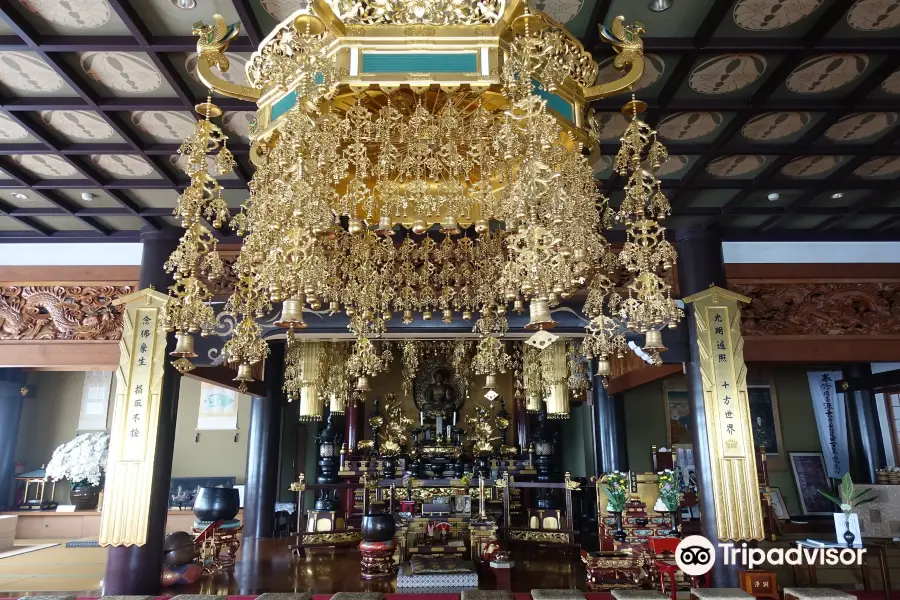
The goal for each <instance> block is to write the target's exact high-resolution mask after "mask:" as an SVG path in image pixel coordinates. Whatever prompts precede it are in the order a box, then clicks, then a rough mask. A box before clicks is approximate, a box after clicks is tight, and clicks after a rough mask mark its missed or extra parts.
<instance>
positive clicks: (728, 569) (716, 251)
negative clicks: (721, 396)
mask: <svg viewBox="0 0 900 600" xmlns="http://www.w3.org/2000/svg"><path fill="white" fill-rule="evenodd" d="M675 245H676V249H677V250H678V287H679V291H680V292H681V295H682V296H689V295H691V294H696V293H697V292H700V291H703V290H705V289H707V288H709V286H710V285H711V284H715V285H718V286H720V287H722V288H724V287H726V286H725V265H724V261H723V259H722V240H721V238H720V237H718V235H716V233H715V232H712V231H709V230H703V229H685V230H679V231H677V232H676V234H675ZM685 317H686V318H687V321H688V330H689V339H690V362H689V363H687V387H688V396H689V397H690V403H691V429H692V432H693V445H694V464H695V466H696V468H697V487H698V490H699V495H700V531H701V533H702V535H704V536H705V537H706V538H708V539H709V540H710V541H711V542H712V543H713V544H716V543H717V542H718V541H719V532H718V527H717V526H716V513H715V511H716V508H715V498H714V490H713V482H712V467H711V464H712V463H711V461H712V460H716V458H715V457H713V456H710V448H709V438H708V434H707V424H706V407H705V404H704V397H703V384H702V381H701V379H700V359H699V356H698V345H697V340H698V336H697V322H696V319H695V318H694V307H693V305H691V304H688V305H686V306H685ZM734 510H740V507H739V506H735V507H734ZM718 554H719V556H718V557H717V560H716V565H715V567H714V568H713V571H712V573H711V575H712V584H713V586H714V587H738V576H737V566H736V565H725V561H724V559H723V557H722V553H721V552H719V553H718Z"/></svg>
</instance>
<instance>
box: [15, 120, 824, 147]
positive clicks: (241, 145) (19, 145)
mask: <svg viewBox="0 0 900 600" xmlns="http://www.w3.org/2000/svg"><path fill="white" fill-rule="evenodd" d="M8 114H9V115H10V118H11V119H12V120H13V121H15V122H17V123H19V124H20V125H22V126H23V127H25V125H23V123H25V117H26V116H27V114H26V113H8ZM25 128H26V130H27V129H28V127H25ZM29 133H30V134H31V135H33V136H34V137H38V134H35V133H33V132H32V131H29ZM40 135H44V134H40ZM39 139H40V138H39ZM52 144H53V146H48V145H47V144H46V143H44V142H41V143H37V144H0V154H45V153H47V152H48V151H50V152H53V153H58V154H64V155H72V156H78V155H84V154H131V153H133V152H134V146H133V145H131V144H127V143H103V144H88V143H73V144H68V145H61V144H59V143H57V142H52ZM180 146H181V144H144V145H143V152H144V153H145V154H147V155H148V156H174V155H176V154H178V148H179V147H180ZM228 149H229V150H230V151H231V153H232V154H234V155H235V156H245V155H247V154H249V153H250V145H249V144H247V143H246V142H239V143H236V144H233V143H231V142H230V141H229V142H228ZM821 154H834V152H824V151H823V152H821Z"/></svg>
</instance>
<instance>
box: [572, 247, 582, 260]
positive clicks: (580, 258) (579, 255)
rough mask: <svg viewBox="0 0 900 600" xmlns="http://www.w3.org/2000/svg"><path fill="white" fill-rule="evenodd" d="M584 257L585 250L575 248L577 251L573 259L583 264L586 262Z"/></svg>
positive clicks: (573, 254) (574, 251) (573, 253)
mask: <svg viewBox="0 0 900 600" xmlns="http://www.w3.org/2000/svg"><path fill="white" fill-rule="evenodd" d="M584 257H585V252H584V248H575V250H573V251H572V258H574V259H575V260H576V261H578V262H581V261H583V260H584Z"/></svg>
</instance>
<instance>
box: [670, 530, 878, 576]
mask: <svg viewBox="0 0 900 600" xmlns="http://www.w3.org/2000/svg"><path fill="white" fill-rule="evenodd" d="M718 546H719V548H720V549H721V550H722V562H723V563H724V564H726V565H741V566H744V567H747V568H748V569H755V568H756V567H758V566H760V565H762V564H768V565H771V566H775V567H779V566H783V565H789V566H800V565H823V566H824V565H828V566H836V565H844V566H861V565H862V564H863V556H864V554H865V552H866V550H865V548H843V547H836V546H831V547H826V546H821V547H808V546H804V547H802V548H801V547H794V548H768V549H765V548H750V547H748V546H747V544H746V543H745V542H742V543H741V545H740V546H735V545H734V544H731V543H728V544H718ZM675 562H676V564H677V565H678V568H679V569H681V570H682V571H684V573H685V574H686V575H688V576H690V577H699V576H701V575H705V574H706V573H709V572H710V571H711V570H712V568H713V566H714V565H715V564H716V547H715V546H714V545H713V543H712V542H710V541H709V540H708V539H706V538H705V537H703V536H702V535H691V536H688V537H686V538H684V539H683V540H681V542H679V544H678V547H677V548H676V549H675Z"/></svg>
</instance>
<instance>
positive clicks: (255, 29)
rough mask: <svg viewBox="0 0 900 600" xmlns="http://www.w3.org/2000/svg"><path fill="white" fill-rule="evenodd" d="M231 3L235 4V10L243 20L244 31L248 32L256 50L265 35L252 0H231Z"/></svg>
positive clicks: (248, 36)
mask: <svg viewBox="0 0 900 600" xmlns="http://www.w3.org/2000/svg"><path fill="white" fill-rule="evenodd" d="M231 3H232V4H234V10H235V12H237V14H238V18H239V19H240V20H241V25H242V28H243V31H244V33H245V34H247V38H248V39H249V40H250V44H252V46H253V49H254V50H256V48H257V47H258V46H259V43H260V42H262V39H263V37H264V36H263V32H262V27H261V26H260V24H259V20H258V19H257V18H256V15H255V14H253V8H252V7H251V6H250V2H249V1H248V0H231Z"/></svg>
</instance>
